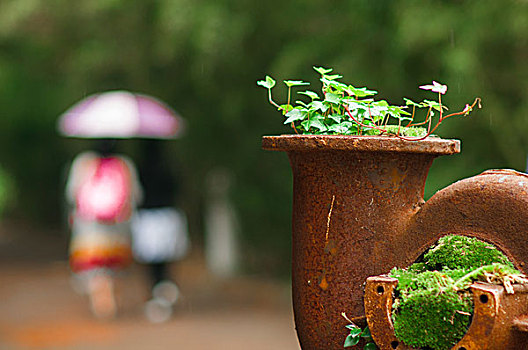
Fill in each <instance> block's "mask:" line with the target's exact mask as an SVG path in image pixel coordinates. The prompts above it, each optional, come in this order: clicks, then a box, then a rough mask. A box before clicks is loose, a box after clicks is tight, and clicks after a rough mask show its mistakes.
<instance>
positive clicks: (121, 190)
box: [76, 157, 132, 224]
mask: <svg viewBox="0 0 528 350" xmlns="http://www.w3.org/2000/svg"><path fill="white" fill-rule="evenodd" d="M96 164H97V165H96V169H95V171H94V172H93V174H92V175H91V176H88V177H87V178H86V179H85V181H84V182H83V183H82V184H81V185H80V187H79V190H78V192H77V198H76V202H77V214H78V215H79V216H81V217H82V218H84V219H87V220H96V221H100V222H103V223H108V224H112V223H118V222H123V221H126V220H128V219H129V218H130V216H131V213H132V210H131V209H132V208H131V203H130V202H131V198H130V197H131V186H132V184H131V179H130V170H129V168H128V166H127V164H126V163H125V162H124V161H123V160H121V159H119V158H117V157H109V158H99V159H98V160H97V161H96Z"/></svg>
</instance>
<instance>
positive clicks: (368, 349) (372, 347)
mask: <svg viewBox="0 0 528 350" xmlns="http://www.w3.org/2000/svg"><path fill="white" fill-rule="evenodd" d="M377 349H378V347H377V346H376V344H374V343H368V344H365V346H364V347H363V350H377Z"/></svg>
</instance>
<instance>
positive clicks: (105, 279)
mask: <svg viewBox="0 0 528 350" xmlns="http://www.w3.org/2000/svg"><path fill="white" fill-rule="evenodd" d="M88 296H89V298H90V307H91V310H92V312H93V314H94V315H95V316H96V317H97V318H104V319H109V318H113V317H115V315H116V313H117V304H116V300H115V295H114V281H113V279H112V277H111V276H110V275H109V274H106V273H95V274H93V275H92V276H90V277H89V278H88Z"/></svg>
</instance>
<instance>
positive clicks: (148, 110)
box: [58, 91, 184, 138]
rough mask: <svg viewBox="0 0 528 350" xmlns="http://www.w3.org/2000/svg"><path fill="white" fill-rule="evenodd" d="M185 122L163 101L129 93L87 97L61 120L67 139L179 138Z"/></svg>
mask: <svg viewBox="0 0 528 350" xmlns="http://www.w3.org/2000/svg"><path fill="white" fill-rule="evenodd" d="M183 127H184V121H183V119H182V118H181V117H180V116H179V115H178V114H177V113H176V112H174V111H173V110H172V109H171V108H169V107H168V106H167V105H165V104H164V103H163V102H161V101H159V100H157V99H155V98H153V97H150V96H146V95H141V94H134V93H130V92H127V91H109V92H104V93H100V94H95V95H91V96H88V97H87V98H85V99H83V100H81V101H80V102H78V103H76V104H75V105H73V106H72V107H71V108H70V109H68V110H67V111H66V112H65V113H64V114H62V115H61V116H60V118H59V121H58V129H59V132H60V133H61V134H62V135H64V136H71V137H84V138H131V137H145V138H176V137H178V136H180V135H181V134H182V131H183Z"/></svg>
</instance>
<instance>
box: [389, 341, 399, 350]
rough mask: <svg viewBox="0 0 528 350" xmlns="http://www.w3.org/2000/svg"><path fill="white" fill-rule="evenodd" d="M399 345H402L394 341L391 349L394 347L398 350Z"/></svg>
mask: <svg viewBox="0 0 528 350" xmlns="http://www.w3.org/2000/svg"><path fill="white" fill-rule="evenodd" d="M398 345H400V343H399V342H397V341H396V340H395V341H393V342H392V343H391V347H392V348H393V349H396V348H397V347H398Z"/></svg>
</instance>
